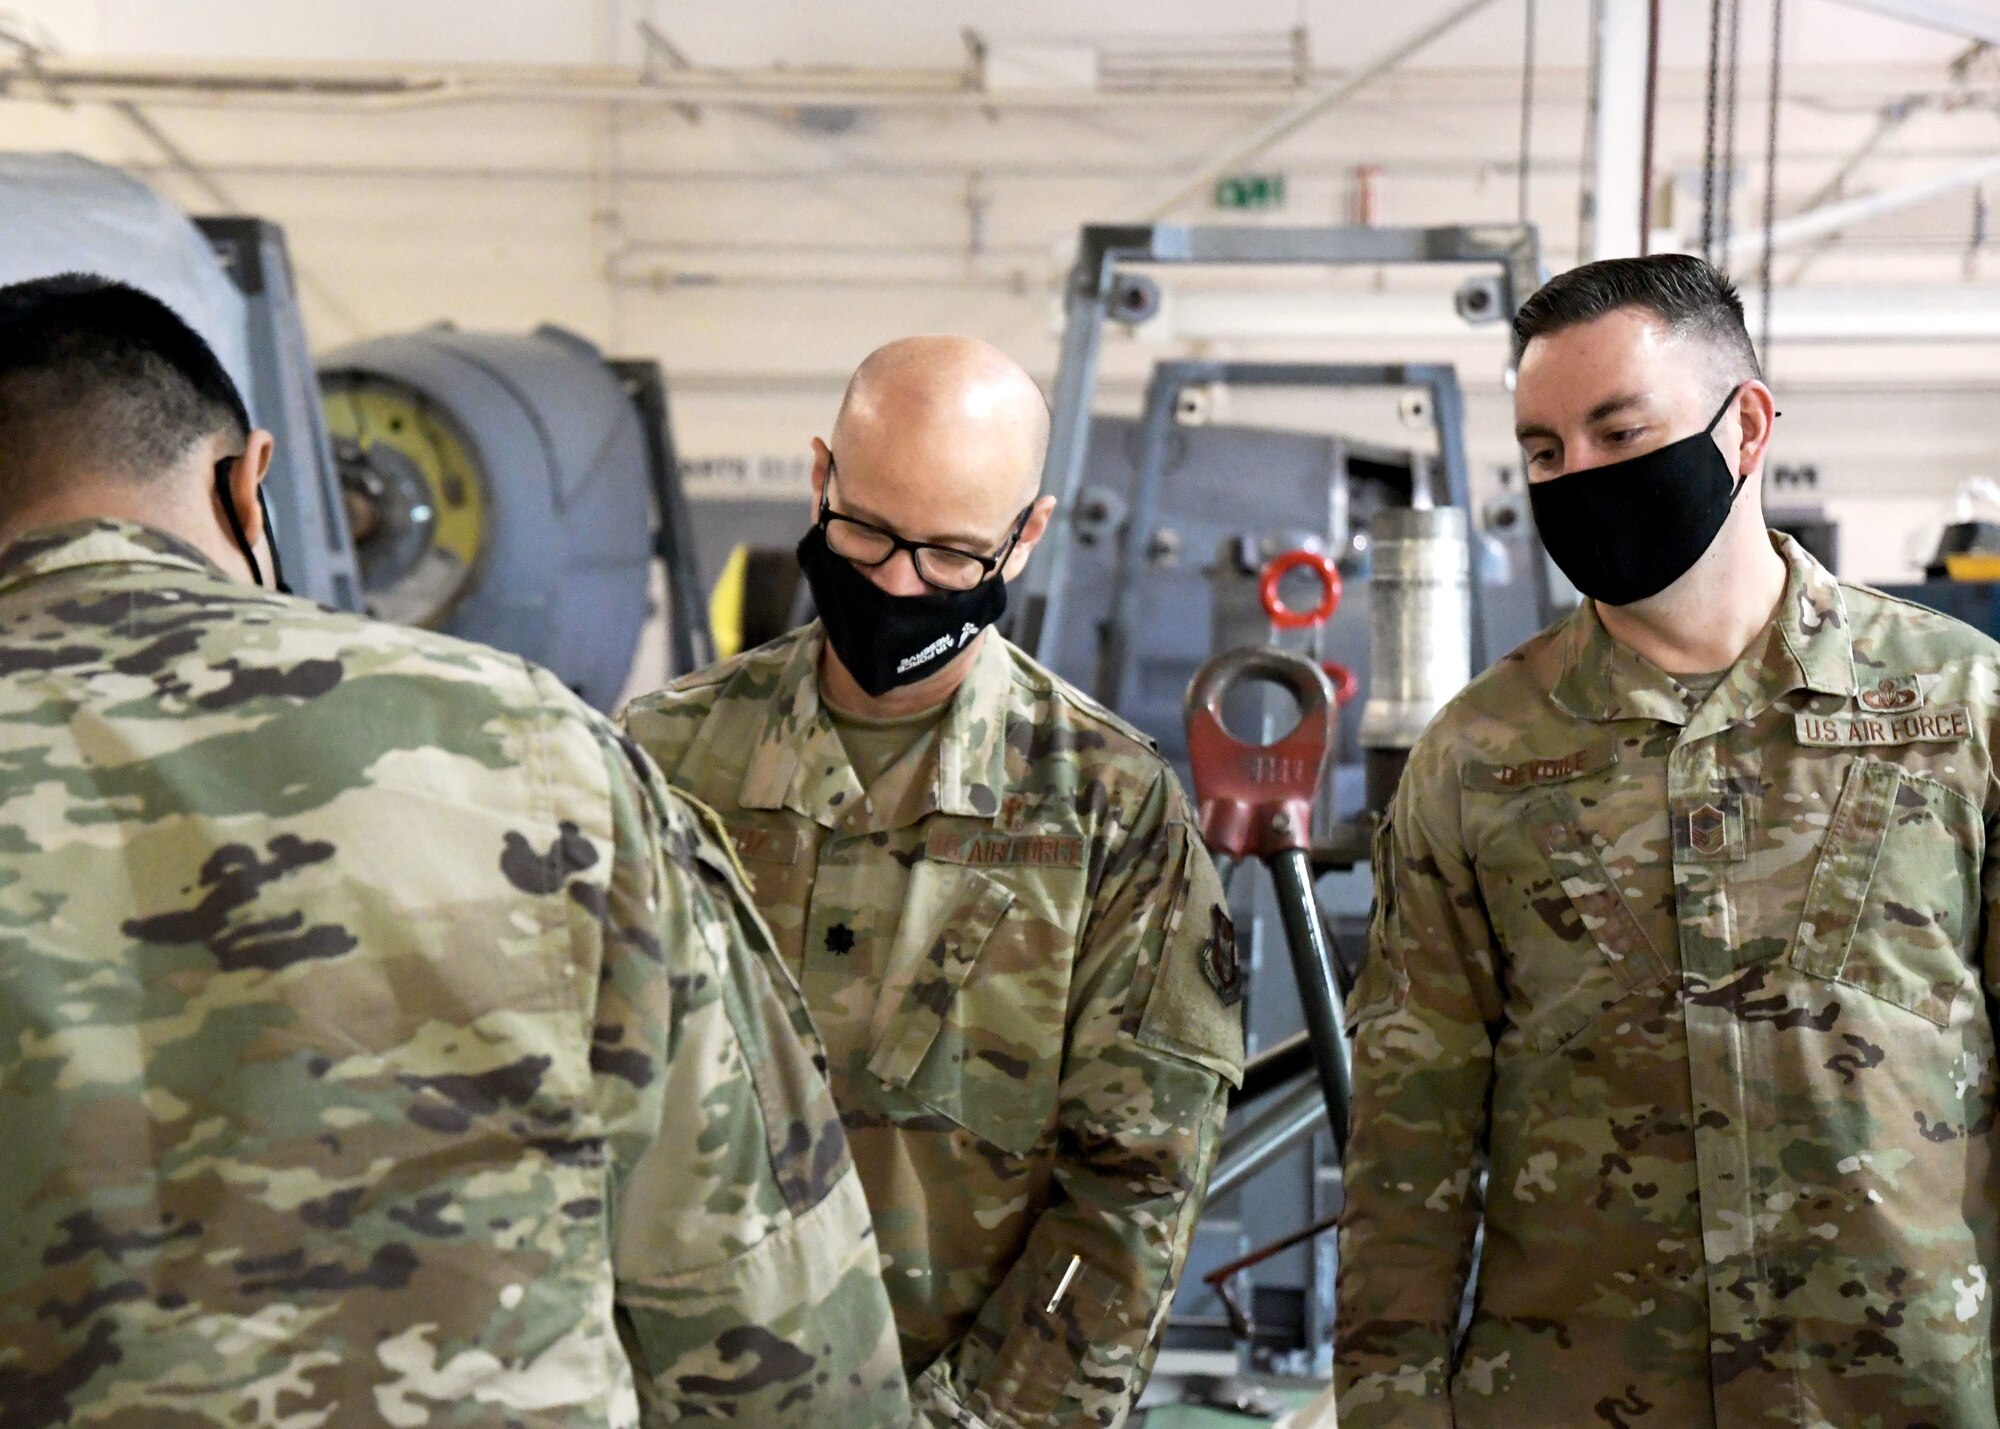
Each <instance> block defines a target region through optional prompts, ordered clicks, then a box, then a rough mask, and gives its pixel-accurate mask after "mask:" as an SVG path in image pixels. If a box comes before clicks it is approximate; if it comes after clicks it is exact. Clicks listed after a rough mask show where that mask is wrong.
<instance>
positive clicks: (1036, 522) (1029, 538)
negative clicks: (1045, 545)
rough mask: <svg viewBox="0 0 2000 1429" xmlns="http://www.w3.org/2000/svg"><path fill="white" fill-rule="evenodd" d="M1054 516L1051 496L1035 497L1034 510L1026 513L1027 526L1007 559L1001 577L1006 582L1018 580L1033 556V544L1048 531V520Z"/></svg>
mask: <svg viewBox="0 0 2000 1429" xmlns="http://www.w3.org/2000/svg"><path fill="white" fill-rule="evenodd" d="M1055 514H1056V499H1055V497H1053V496H1037V497H1036V498H1035V505H1034V509H1033V510H1032V511H1030V512H1029V513H1028V524H1027V525H1025V526H1023V527H1022V528H1021V539H1020V540H1019V541H1018V542H1016V543H1015V545H1014V554H1013V555H1011V556H1009V557H1008V558H1007V564H1006V566H1005V567H1004V568H1003V569H1002V570H1001V573H1000V574H1001V576H1002V577H1003V578H1004V579H1006V580H1009V581H1011V580H1014V579H1016V578H1018V577H1019V576H1020V574H1021V572H1022V571H1024V570H1026V569H1027V567H1028V557H1030V556H1032V555H1034V554H1035V544H1036V542H1038V541H1040V540H1041V539H1042V533H1043V532H1044V531H1046V530H1048V529H1049V518H1050V517H1051V516H1053V515H1055Z"/></svg>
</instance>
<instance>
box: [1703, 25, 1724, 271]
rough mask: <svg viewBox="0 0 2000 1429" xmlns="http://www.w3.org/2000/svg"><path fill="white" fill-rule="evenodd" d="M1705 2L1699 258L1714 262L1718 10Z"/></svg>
mask: <svg viewBox="0 0 2000 1429" xmlns="http://www.w3.org/2000/svg"><path fill="white" fill-rule="evenodd" d="M1725 3H1726V0H1708V89H1707V92H1706V94H1707V97H1706V101H1705V109H1706V113H1705V115H1704V126H1703V131H1702V142H1701V256H1702V257H1703V258H1705V259H1707V260H1708V261H1709V262H1710V263H1713V262H1714V261H1715V120H1716V112H1717V105H1718V102H1719V99H1720V96H1721V92H1722V91H1721V88H1720V85H1721V80H1722V7H1723V5H1724V4H1725Z"/></svg>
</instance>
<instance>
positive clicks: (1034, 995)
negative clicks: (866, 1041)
mask: <svg viewBox="0 0 2000 1429" xmlns="http://www.w3.org/2000/svg"><path fill="white" fill-rule="evenodd" d="M929 877H937V878H948V879H949V880H950V881H951V883H952V884H953V886H954V889H955V895H954V896H953V897H951V898H948V899H938V900H935V906H939V907H940V908H941V909H942V914H941V916H939V917H938V918H936V919H935V920H934V921H933V922H931V924H930V926H928V927H925V928H920V929H918V930H917V936H918V937H920V938H922V939H924V941H923V942H921V943H919V944H917V945H916V946H915V947H914V949H911V948H905V949H902V950H899V952H898V953H897V954H896V955H893V956H892V968H891V976H893V977H895V978H897V980H898V982H899V983H901V984H902V991H901V993H900V995H898V994H896V993H894V992H893V991H892V992H891V996H894V997H895V998H896V1001H895V1006H894V1010H893V1011H892V1012H891V1013H890V1014H889V1015H888V1017H887V1019H886V1021H885V1022H884V1023H883V1025H882V1030H881V1033H880V1035H879V1036H878V1037H877V1038H876V1041H875V1047H874V1050H873V1052H872V1053H871V1054H870V1056H869V1059H868V1070H869V1072H870V1073H871V1074H873V1075H874V1076H875V1078H876V1079H877V1080H878V1081H880V1082H881V1083H882V1084H883V1085H884V1086H887V1087H892V1088H895V1089H896V1090H899V1091H902V1092H905V1093H907V1094H908V1095H909V1096H911V1097H913V1098H915V1099H916V1100H917V1101H919V1102H921V1103H922V1104H923V1105H924V1106H926V1107H929V1108H930V1109H931V1110H932V1111H935V1112H939V1113H941V1114H942V1115H944V1116H947V1117H949V1118H950V1119H951V1120H953V1121H955V1122H957V1123H958V1124H959V1125H960V1126H962V1127H964V1128H965V1129H966V1130H967V1131H970V1132H972V1133H973V1134H974V1135H976V1136H978V1137H979V1138H980V1139H981V1140H984V1141H988V1142H991V1143H992V1144H993V1145H995V1146H997V1147H999V1148H1000V1149H1001V1150H1003V1151H1007V1152H1011V1153H1012V1154H1014V1155H1017V1156H1020V1155H1025V1154H1026V1153H1027V1152H1028V1151H1029V1150H1031V1149H1032V1148H1033V1147H1034V1145H1035V1143H1036V1142H1037V1141H1038V1140H1040V1139H1041V1137H1042V1134H1043V1133H1044V1132H1045V1131H1046V1130H1047V1128H1048V1126H1049V1124H1050V1122H1051V1121H1052V1120H1053V1118H1054V1113H1055V1102H1056V1087H1057V1082H1058V1079H1059V1077H1060V1074H1061V1061H1062V1036H1063V1002H1062V1000H1061V998H1060V997H1053V998H1052V997H1050V996H1049V995H1048V990H1047V989H1037V988H1036V987H1034V986H1033V985H1032V982H1031V980H1030V979H1029V978H1027V977H1026V976H1024V975H1022V970H1021V969H1018V968H1015V967H1012V966H1003V963H1011V962H1012V961H1015V960H1010V959H1005V958H1004V957H1003V956H1002V953H1003V952H1004V949H1003V948H1002V946H1001V944H1003V943H1005V942H1006V941H1007V940H1008V938H1009V936H1010V930H1009V929H1008V928H1007V922H1008V919H1007V914H1008V910H1009V909H1011V908H1012V907H1013V905H1014V901H1015V900H1014V893H1013V891H1012V890H1011V889H1009V888H1008V887H1007V886H1006V885H1005V884H1003V883H1002V882H1000V880H998V879H997V878H994V877H993V876H991V875H990V874H985V873H981V872H979V871H978V870H976V869H970V868H964V867H958V866H949V867H948V866H945V865H937V864H931V863H928V862H925V863H919V864H918V865H917V867H916V868H915V869H914V870H912V872H911V897H910V899H909V906H910V907H911V908H917V907H920V906H923V905H924V904H925V903H926V902H931V901H932V900H926V899H923V898H922V897H920V896H919V895H920V893H921V891H922V890H921V884H922V882H923V881H925V880H926V879H927V878H929ZM975 969H978V972H977V973H975Z"/></svg>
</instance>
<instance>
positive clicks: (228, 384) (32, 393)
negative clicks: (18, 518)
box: [0, 273, 250, 511]
mask: <svg viewBox="0 0 2000 1429" xmlns="http://www.w3.org/2000/svg"><path fill="white" fill-rule="evenodd" d="M217 433H222V434H224V435H225V437H226V438H227V440H229V441H231V442H233V443H236V444H241V443H242V441H243V440H244V439H245V438H246V437H248V435H249V433H250V414H249V412H248V411H247V410H246V409H245V407H244V405H243V397H242V394H241V393H239V392H238V391H237V390H236V384H235V382H234V381H232V380H231V379H230V376H229V373H228V372H227V370H225V369H224V367H223V366H222V363H221V361H220V360H219V359H218V358H217V357H216V355H215V352H214V350H213V349H212V348H210V347H209V345H208V344H207V343H206V342H204V341H202V339H201V337H200V335H199V334H197V333H196V332H195V330H194V329H193V328H191V327H189V326H188V325H187V323H186V322H184V321H182V319H181V318H180V316H179V315H178V314H176V313H175V312H174V310H173V309H172V308H170V307H168V306H167V305H166V304H165V303H163V302H161V301H160V300H159V299H158V298H155V297H153V296H152V295H151V294H149V293H144V292H141V291H140V290H139V289H137V288H134V287H131V286H129V285H128V284H125V283H117V282H112V281H111V280H110V279H107V278H102V277H98V276H96V275H94V274H88V273H64V274H61V275H60V276H57V277H53V278H37V279H33V280H32V281H29V282H25V283H15V284H12V285H11V286H7V287H0V510H5V511H11V510H17V509H19V508H20V507H21V506H22V505H23V504H25V503H27V502H29V501H32V500H35V499H37V498H40V497H42V496H45V495H47V494H48V493H49V491H50V490H51V489H52V487H53V486H54V485H55V484H57V483H60V482H62V481H64V480H66V479H71V478H75V477H81V476H99V477H112V478H117V479H121V480H127V481H131V482H134V483H143V482H148V481H151V480H153V479H154V478H156V477H159V476H161V475H162V474H164V473H165V472H167V471H170V470H171V469H173V468H174V467H175V466H177V465H179V464H180V463H181V461H183V460H184V459H185V458H186V456H187V453H188V450H189V449H190V448H191V447H193V446H194V444H195V443H197V442H199V441H202V440H203V439H205V438H208V437H211V436H214V435H216V434H217Z"/></svg>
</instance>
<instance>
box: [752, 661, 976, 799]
mask: <svg viewBox="0 0 2000 1429" xmlns="http://www.w3.org/2000/svg"><path fill="white" fill-rule="evenodd" d="M825 644H826V636H825V632H824V631H823V630H822V629H821V628H820V626H819V624H818V623H817V622H815V623H814V624H813V625H812V626H810V627H809V628H808V629H807V631H806V633H805V635H804V636H803V637H802V638H801V639H800V640H799V641H798V642H797V643H796V644H795V645H794V646H793V647H792V653H791V657H790V658H789V659H788V660H787V661H786V663H785V666H784V669H783V671H782V672H781V673H780V674H779V676H778V683H777V687H776V689H775V690H774V691H773V692H772V694H771V696H770V699H769V701H768V702H767V708H766V712H765V715H764V723H763V727H762V729H761V730H759V732H758V735H757V741H756V744H755V745H754V746H753V747H752V749H751V752H750V762H749V766H748V768H747V769H745V771H744V774H743V785H742V788H741V789H740V790H739V791H738V793H737V803H738V804H739V806H741V807H742V808H745V809H789V810H791V811H792V812H793V813H795V814H799V815H801V816H803V817H805V818H808V819H811V820H813V821H814V822H815V823H819V824H823V825H825V826H826V827H827V828H830V829H831V828H838V829H841V830H842V831H844V832H847V833H876V832H880V831H882V830H885V829H891V828H901V827H904V826H906V825H908V824H911V823H914V822H916V821H917V820H918V819H921V818H924V817H926V816H928V815H930V814H934V813H943V814H959V815H965V816H969V817H973V818H982V819H991V818H993V817H994V816H995V815H996V814H997V813H998V812H999V797H998V792H997V791H998V790H999V788H1000V787H1001V784H1002V782H1003V780H1004V777H1005V773H1006V755H1007V746H1006V736H1007V709H1008V695H1009V692H1010V690H1011V689H1012V684H1013V662H1012V661H1011V659H1010V658H1009V657H1008V652H1007V646H1006V642H1005V641H1003V640H1002V639H1001V638H1000V636H999V634H998V632H996V631H991V630H989V631H987V632H986V636H985V638H984V639H982V640H981V641H980V646H979V654H978V655H977V656H975V657H974V659H973V663H972V670H971V672H970V673H969V674H968V675H967V676H966V678H965V683H964V684H962V685H960V686H959V687H958V692H957V693H956V694H954V695H953V696H952V699H951V707H950V708H949V710H947V711H946V713H945V717H944V724H943V726H942V727H941V728H940V729H939V731H938V737H937V739H935V740H934V741H932V742H931V743H930V744H929V745H928V746H926V747H925V751H924V753H923V754H922V756H921V757H920V758H919V759H918V760H916V761H914V762H912V763H911V765H910V767H909V768H905V767H903V765H900V764H899V765H897V766H895V767H893V768H891V769H889V770H887V771H885V772H884V774H883V775H882V778H881V779H880V780H878V781H877V784H876V787H875V788H874V789H872V790H868V791H863V789H862V788H861V784H860V781H859V780H858V779H857V778H856V777H855V773H854V767H853V765H852V764H850V763H849V762H848V758H847V749H846V746H844V745H843V744H842V743H841V742H840V732H839V731H838V730H836V729H835V728H834V727H833V721H832V720H831V719H829V718H828V717H827V713H826V707H825V705H824V704H823V703H822V701H821V699H820V692H819V661H820V652H821V651H822V650H823V649H824V648H825Z"/></svg>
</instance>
